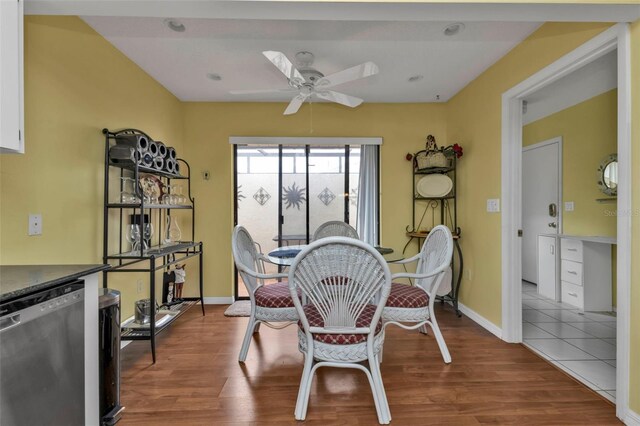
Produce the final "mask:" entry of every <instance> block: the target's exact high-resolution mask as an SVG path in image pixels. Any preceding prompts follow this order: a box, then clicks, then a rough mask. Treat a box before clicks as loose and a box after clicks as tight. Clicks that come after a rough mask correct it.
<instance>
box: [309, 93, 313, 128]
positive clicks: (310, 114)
mask: <svg viewBox="0 0 640 426" xmlns="http://www.w3.org/2000/svg"><path fill="white" fill-rule="evenodd" d="M309 133H310V134H311V133H313V102H311V98H309Z"/></svg>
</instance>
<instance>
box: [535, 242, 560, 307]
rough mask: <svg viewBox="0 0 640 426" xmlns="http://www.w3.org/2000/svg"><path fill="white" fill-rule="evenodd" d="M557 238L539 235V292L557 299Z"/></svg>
mask: <svg viewBox="0 0 640 426" xmlns="http://www.w3.org/2000/svg"><path fill="white" fill-rule="evenodd" d="M556 246H557V240H556V238H555V237H538V294H540V295H541V296H544V297H547V298H549V299H552V300H556V288H557V285H556V259H557V247H556Z"/></svg>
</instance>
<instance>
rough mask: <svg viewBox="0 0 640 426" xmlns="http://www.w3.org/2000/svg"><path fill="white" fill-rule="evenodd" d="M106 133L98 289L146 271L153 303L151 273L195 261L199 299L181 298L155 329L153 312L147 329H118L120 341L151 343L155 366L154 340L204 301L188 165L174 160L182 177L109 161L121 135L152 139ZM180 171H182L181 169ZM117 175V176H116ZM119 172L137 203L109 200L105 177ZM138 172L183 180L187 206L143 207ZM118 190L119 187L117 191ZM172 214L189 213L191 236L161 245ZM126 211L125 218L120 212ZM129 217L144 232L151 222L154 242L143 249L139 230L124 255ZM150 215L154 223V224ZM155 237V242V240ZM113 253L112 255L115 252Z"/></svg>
mask: <svg viewBox="0 0 640 426" xmlns="http://www.w3.org/2000/svg"><path fill="white" fill-rule="evenodd" d="M102 132H103V134H104V135H105V150H104V216H103V219H104V222H103V223H104V230H103V262H104V263H109V264H111V269H109V270H107V271H105V272H104V275H103V281H102V283H103V287H105V288H107V286H108V276H109V274H111V273H134V272H145V273H148V274H149V295H150V299H151V300H152V301H155V300H156V273H157V271H159V270H162V269H166V270H168V269H169V267H170V266H171V265H175V264H177V263H182V262H184V261H185V260H187V259H190V258H193V257H198V280H199V283H198V289H199V296H198V297H186V298H182V300H183V303H181V304H180V305H175V306H173V307H172V310H175V312H176V313H175V315H171V318H169V320H168V321H167V322H166V323H163V324H162V325H161V326H158V327H156V313H155V311H154V310H153V309H152V310H151V311H152V312H151V321H150V324H149V327H148V328H147V329H135V330H134V329H130V328H129V329H123V331H122V339H123V340H149V341H150V345H151V356H152V359H153V362H154V363H155V362H156V340H155V336H156V335H157V334H158V333H160V332H162V331H163V330H165V329H166V328H167V327H169V326H170V325H171V324H172V323H173V322H175V320H176V319H177V318H178V317H180V315H182V314H183V313H184V312H185V311H186V310H187V309H189V308H191V307H192V306H194V305H196V304H197V303H198V302H200V305H201V309H202V315H204V314H205V312H204V298H203V261H202V260H203V245H202V242H199V241H195V199H194V198H193V197H192V196H191V169H190V167H189V163H187V162H186V161H185V160H183V159H180V158H178V159H177V161H178V162H179V163H180V165H181V174H176V173H168V172H166V171H162V170H156V169H153V168H150V167H145V166H142V165H139V164H122V163H113V162H112V161H111V160H110V158H109V149H110V147H112V146H113V145H114V144H115V143H116V139H117V138H118V137H120V136H123V135H127V136H131V135H134V136H135V135H139V136H145V137H146V138H148V140H152V139H151V138H150V137H149V136H148V135H147V134H146V133H144V132H142V131H140V130H136V129H125V130H120V131H117V132H111V131H109V130H108V129H104V130H103V131H102ZM183 167H184V168H183ZM117 171H119V172H117ZM114 172H115V173H118V174H119V177H121V178H122V177H131V178H132V179H133V181H134V182H136V184H135V185H134V190H135V193H136V196H137V198H138V199H140V200H141V201H140V202H139V203H121V202H112V201H110V196H113V195H114V194H113V193H112V192H113V191H112V188H110V181H111V180H112V179H110V177H111V175H112V173H114ZM141 174H150V175H154V176H156V177H158V178H159V179H160V180H161V181H162V182H163V184H169V183H170V182H171V180H174V179H181V180H183V181H185V182H186V186H187V204H184V205H183V204H180V205H168V204H149V203H145V202H144V201H145V200H144V196H143V194H142V191H141V188H140V186H139V185H138V184H137V182H138V181H139V178H140V175H141ZM118 190H119V191H122V190H123V188H122V184H121V185H120V186H119V188H118ZM175 210H190V211H191V227H190V228H191V229H190V231H191V235H190V238H191V239H192V240H193V241H179V242H175V243H170V244H166V243H164V244H163V238H162V236H163V235H164V232H162V230H163V229H164V227H165V226H166V225H165V224H166V221H167V218H169V220H170V218H171V212H172V211H175ZM110 211H114V213H115V214H117V215H118V220H117V223H116V224H115V226H110V225H112V224H110V221H112V222H113V215H110V213H109V212H110ZM125 212H126V214H125ZM129 214H131V215H132V216H133V217H139V219H138V221H139V222H141V223H140V225H141V228H144V225H145V221H146V220H148V221H149V223H153V222H155V223H156V235H157V244H156V245H152V246H151V247H149V248H145V241H144V235H143V233H142V232H140V236H139V240H138V241H137V246H138V247H139V249H137V250H136V251H135V252H131V251H127V250H126V248H128V247H125V246H124V242H123V234H124V233H123V230H124V226H125V223H124V221H125V218H127V219H128V217H129ZM154 216H155V217H156V221H154ZM113 232H118V234H117V244H116V245H115V247H112V246H113V244H110V243H111V242H112V241H115V240H116V239H115V238H113V237H114V236H113V235H112V233H113ZM154 239H155V238H154ZM114 252H115V254H114Z"/></svg>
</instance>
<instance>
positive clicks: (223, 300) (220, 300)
mask: <svg viewBox="0 0 640 426" xmlns="http://www.w3.org/2000/svg"><path fill="white" fill-rule="evenodd" d="M232 303H233V297H232V296H229V297H205V298H204V304H205V305H231V304H232Z"/></svg>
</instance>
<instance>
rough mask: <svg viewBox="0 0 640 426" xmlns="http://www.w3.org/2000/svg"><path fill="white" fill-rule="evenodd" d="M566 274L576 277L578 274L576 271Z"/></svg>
mask: <svg viewBox="0 0 640 426" xmlns="http://www.w3.org/2000/svg"><path fill="white" fill-rule="evenodd" d="M567 273H569V274H571V275H578V273H577V272H576V271H567Z"/></svg>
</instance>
